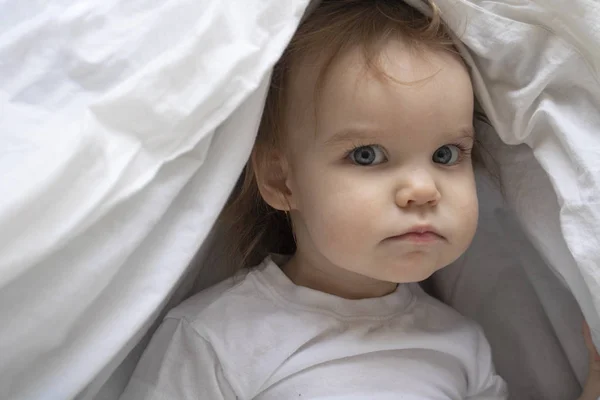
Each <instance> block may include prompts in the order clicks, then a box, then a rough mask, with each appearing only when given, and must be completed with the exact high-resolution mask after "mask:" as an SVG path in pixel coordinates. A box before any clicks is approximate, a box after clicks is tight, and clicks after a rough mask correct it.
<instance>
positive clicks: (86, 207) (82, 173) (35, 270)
mask: <svg viewBox="0 0 600 400" xmlns="http://www.w3.org/2000/svg"><path fill="white" fill-rule="evenodd" d="M305 5H306V1H303V0H277V1H267V2H265V1H263V0H247V1H246V0H245V1H243V2H238V1H233V2H232V1H229V2H223V1H221V0H203V1H199V0H193V1H192V0H189V1H184V0H178V1H158V0H156V1H155V0H139V1H116V0H109V1H105V0H101V1H100V0H85V1H77V2H72V1H52V2H11V1H1V2H0V15H1V16H2V17H0V32H1V33H2V34H1V36H0V60H2V61H1V62H0V177H1V178H0V193H1V195H0V320H2V321H3V323H2V324H0V354H1V356H0V398H2V399H15V400H16V399H44V400H52V399H56V400H64V399H69V398H73V397H74V396H75V395H77V394H78V393H80V392H81V391H82V390H84V388H86V386H88V385H89V384H90V383H92V382H93V383H92V384H91V386H90V387H89V388H88V391H86V392H85V393H84V395H82V397H91V396H93V392H94V391H96V390H97V389H98V387H99V386H100V385H101V384H102V383H103V380H104V379H106V378H107V377H108V375H109V374H110V373H111V372H112V369H114V368H115V367H116V366H117V365H118V364H119V362H120V361H121V359H122V358H123V357H125V355H126V354H127V352H128V350H129V349H131V348H132V347H133V345H134V344H135V342H136V341H137V340H139V338H140V337H141V335H142V334H143V333H144V331H145V330H146V329H147V327H148V326H149V324H150V322H151V321H152V320H153V318H154V317H155V316H156V315H157V313H158V311H159V310H160V309H161V307H162V305H164V304H165V301H166V299H167V298H168V296H169V295H170V293H171V292H172V291H173V290H174V288H175V287H176V285H177V284H178V282H179V281H180V280H181V278H182V276H183V274H184V271H185V270H186V268H187V265H188V264H189V262H190V260H191V259H192V257H193V255H194V254H195V253H196V251H197V249H198V247H199V246H200V243H202V241H203V240H204V239H205V238H206V235H207V234H208V232H209V230H210V228H211V226H212V224H213V222H214V220H215V218H216V216H217V214H218V212H219V211H220V209H221V207H222V205H223V204H224V202H225V200H226V198H227V196H228V194H229V192H230V190H231V188H232V186H233V184H234V183H235V181H236V179H237V176H238V175H239V172H240V170H241V168H242V166H243V164H244V163H245V161H246V159H247V157H248V155H249V151H250V148H251V146H252V142H253V140H254V135H255V131H256V128H257V120H258V116H259V115H260V112H261V109H262V104H263V100H264V94H265V90H266V87H267V84H268V78H269V70H270V67H271V66H272V65H273V64H274V63H275V61H276V60H277V58H278V57H279V55H280V53H281V52H282V51H283V49H284V47H285V46H286V44H287V42H288V41H289V39H290V38H291V35H292V34H293V31H294V29H295V27H296V25H297V23H298V20H299V19H300V17H301V16H302V13H303V11H304V7H305ZM234 111H235V113H234Z"/></svg>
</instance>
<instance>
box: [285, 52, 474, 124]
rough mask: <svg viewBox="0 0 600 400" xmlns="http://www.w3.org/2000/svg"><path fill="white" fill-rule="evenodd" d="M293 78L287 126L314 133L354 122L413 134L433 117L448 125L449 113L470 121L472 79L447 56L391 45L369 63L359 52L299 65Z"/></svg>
mask: <svg viewBox="0 0 600 400" xmlns="http://www.w3.org/2000/svg"><path fill="white" fill-rule="evenodd" d="M290 78H291V80H290V87H289V89H290V90H289V98H288V107H287V114H288V116H289V119H288V122H289V123H290V124H294V125H296V128H297V127H298V126H303V127H304V128H308V129H311V130H313V131H315V132H316V131H319V129H317V125H323V124H325V125H326V126H325V128H326V129H329V128H330V127H329V126H327V125H328V124H329V125H331V124H334V125H335V124H339V123H341V122H344V121H348V122H350V121H352V120H356V123H357V124H365V123H366V124H373V125H378V124H385V123H387V124H392V123H393V124H400V125H403V126H399V128H400V127H404V128H407V129H412V128H413V127H414V126H415V125H422V124H421V121H420V119H423V118H428V116H430V115H433V114H434V113H438V114H441V115H443V116H444V118H446V119H449V117H450V116H451V115H449V113H450V114H451V113H454V114H456V116H457V118H463V119H464V116H465V115H467V113H469V114H468V115H472V108H473V105H472V96H473V95H472V88H471V84H470V80H469V77H468V73H467V71H466V68H465V67H464V64H462V61H460V59H459V58H458V57H457V56H456V55H453V54H451V53H449V52H447V51H442V50H438V51H433V50H422V51H415V50H414V49H411V48H408V47H407V46H406V45H404V44H403V43H401V42H390V43H389V44H388V45H386V46H384V48H382V51H380V52H379V53H378V54H377V58H376V59H371V60H369V59H366V58H365V55H364V53H363V52H362V49H361V48H360V47H355V48H353V49H350V50H348V51H346V52H345V53H343V54H340V55H338V56H337V57H335V58H334V59H332V60H329V59H327V58H326V57H324V56H321V57H320V58H318V57H307V58H305V59H303V60H300V61H298V62H297V63H296V64H295V65H294V67H293V69H292V74H291V76H290ZM440 108H443V109H444V110H439V109H440Z"/></svg>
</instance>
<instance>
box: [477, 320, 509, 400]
mask: <svg viewBox="0 0 600 400" xmlns="http://www.w3.org/2000/svg"><path fill="white" fill-rule="evenodd" d="M476 357H477V360H476V366H477V367H476V370H475V371H474V378H473V380H472V381H471V382H470V385H469V387H470V390H469V396H467V400H506V399H508V389H507V386H506V382H504V380H503V379H502V378H501V377H500V376H499V375H498V374H496V370H495V368H494V364H493V362H492V351H491V349H490V345H489V343H488V341H487V339H486V338H485V335H484V334H483V331H482V330H481V328H480V327H479V326H477V353H476Z"/></svg>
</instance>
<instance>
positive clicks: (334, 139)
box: [325, 126, 475, 145]
mask: <svg viewBox="0 0 600 400" xmlns="http://www.w3.org/2000/svg"><path fill="white" fill-rule="evenodd" d="M382 135H383V132H382V131H378V130H370V129H356V128H348V129H343V130H341V131H339V132H337V133H336V134H334V135H333V136H331V137H330V138H329V139H327V140H326V141H325V144H326V145H332V144H337V143H347V142H352V141H356V140H373V139H375V138H381V136H382ZM444 136H446V137H449V138H454V139H456V140H458V139H474V137H475V130H474V128H473V126H468V127H465V128H462V129H459V130H457V131H449V132H446V133H444Z"/></svg>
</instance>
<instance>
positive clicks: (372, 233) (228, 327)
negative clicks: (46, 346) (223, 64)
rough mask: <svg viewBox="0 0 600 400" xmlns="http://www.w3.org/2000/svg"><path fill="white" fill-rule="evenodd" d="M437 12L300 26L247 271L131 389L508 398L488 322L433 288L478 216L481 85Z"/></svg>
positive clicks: (196, 302) (202, 298)
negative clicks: (477, 89)
mask: <svg viewBox="0 0 600 400" xmlns="http://www.w3.org/2000/svg"><path fill="white" fill-rule="evenodd" d="M432 11H433V17H431V18H425V17H424V16H422V15H420V14H419V13H418V12H416V11H415V10H413V9H412V8H410V7H408V6H407V5H405V4H403V3H402V2H400V1H399V0H324V1H323V2H322V3H321V4H320V5H319V6H318V7H317V9H316V10H314V11H313V12H312V14H311V15H310V16H309V17H308V19H306V20H305V21H304V22H303V23H302V24H301V26H300V27H299V29H298V31H297V32H296V34H295V36H294V38H293V39H292V41H291V43H290V45H289V46H288V48H287V49H286V51H285V53H284V54H283V56H282V58H281V60H280V61H279V62H278V64H277V65H276V67H275V70H274V75H273V80H272V86H271V89H270V91H269V94H268V98H267V104H266V107H265V111H264V115H263V118H262V122H261V126H260V129H259V134H258V138H257V140H256V144H255V147H254V149H253V153H252V157H251V160H250V161H249V162H248V164H247V166H246V169H245V176H244V178H243V181H242V182H241V183H240V186H239V187H238V189H237V190H236V192H235V193H234V194H233V196H232V199H231V200H230V203H229V204H228V206H227V208H226V210H225V211H224V214H223V216H222V218H223V221H224V223H226V224H227V225H228V226H230V227H231V229H232V230H231V234H230V240H231V242H232V243H235V244H236V246H237V250H238V251H237V253H239V254H240V260H239V265H240V267H243V269H244V271H246V272H245V273H243V274H238V275H237V276H236V277H234V278H233V279H231V280H228V281H225V282H222V283H220V284H218V285H216V286H214V287H212V288H210V289H208V290H206V291H204V292H202V293H200V294H198V295H196V296H194V297H192V298H191V299H189V300H187V301H186V302H184V303H183V304H182V305H180V306H179V307H177V308H176V309H174V310H172V311H171V312H170V313H169V314H168V316H167V317H166V319H165V321H164V322H163V324H162V325H161V327H160V328H159V329H158V331H157V332H156V334H155V335H154V337H153V339H152V341H151V343H150V345H149V346H148V348H147V350H146V353H145V354H144V356H143V357H142V359H141V361H140V364H139V365H138V367H137V369H136V371H135V373H134V375H133V377H132V379H131V381H130V383H129V385H128V387H127V389H126V391H125V393H124V395H123V399H169V400H175V399H208V400H213V399H260V400H282V399H292V398H293V399H333V398H336V399H345V400H351V399H377V400H383V399H390V400H391V399H394V400H396V399H406V400H417V399H419V400H424V399H428V400H431V399H487V400H492V399H505V398H507V390H506V385H505V383H504V382H503V380H502V379H501V378H500V377H499V376H498V375H496V373H495V371H494V367H493V364H492V360H491V353H490V348H489V345H488V343H487V341H486V339H485V337H484V335H483V333H482V331H481V329H480V328H479V327H478V326H477V325H476V324H474V323H473V322H471V321H469V320H467V319H466V318H464V317H462V316H461V315H460V314H458V313H457V312H456V311H454V310H453V309H451V308H449V307H447V306H446V305H444V304H442V303H440V302H439V301H437V300H435V299H434V298H432V297H430V296H428V295H427V294H425V292H424V291H423V290H422V289H421V288H420V286H419V285H418V282H420V281H423V280H424V279H426V278H428V277H429V276H430V275H431V274H433V273H434V272H435V271H437V270H439V269H440V268H443V267H444V266H446V265H448V264H450V263H452V262H453V261H454V260H456V259H457V258H458V257H459V256H460V255H461V254H462V253H463V252H464V251H465V250H466V249H467V247H468V246H469V244H470V243H471V240H472V238H473V235H474V233H475V228H476V225H477V209H478V205H477V195H476V190H475V180H474V173H473V166H474V163H475V164H476V163H477V162H478V158H477V144H476V141H475V138H474V132H473V108H474V104H473V89H472V87H471V81H470V78H469V74H468V71H467V69H466V67H465V65H464V63H463V62H462V60H461V58H460V56H459V55H458V53H457V52H456V50H455V49H454V47H453V46H452V41H451V39H450V37H449V35H448V33H447V31H446V29H445V28H444V26H443V24H442V22H441V20H440V17H439V12H438V11H437V9H436V7H435V6H433V5H432ZM275 253H285V254H287V255H285V256H282V255H275ZM256 264H258V265H256ZM250 266H255V267H254V268H250ZM589 398H592V397H589Z"/></svg>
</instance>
